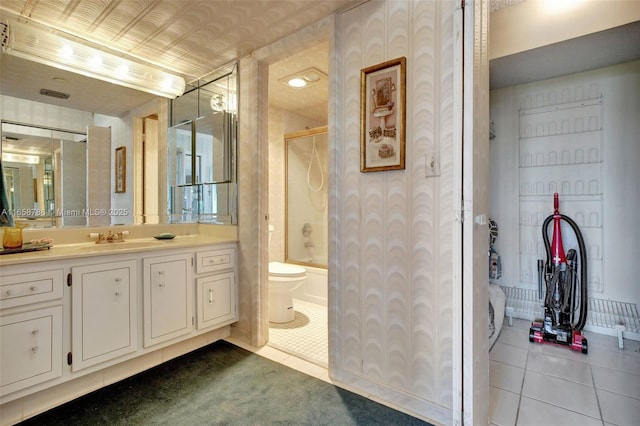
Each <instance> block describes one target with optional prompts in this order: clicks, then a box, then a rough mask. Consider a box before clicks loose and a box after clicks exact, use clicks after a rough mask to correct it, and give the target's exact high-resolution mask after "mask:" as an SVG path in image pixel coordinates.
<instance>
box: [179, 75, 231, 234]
mask: <svg viewBox="0 0 640 426" xmlns="http://www.w3.org/2000/svg"><path fill="white" fill-rule="evenodd" d="M220 71H221V72H223V71H224V72H226V74H224V73H223V74H221V75H219V76H217V75H213V76H211V78H213V80H211V81H208V82H199V85H198V87H196V88H194V89H193V90H191V91H189V92H187V93H185V94H184V95H182V96H180V97H178V98H176V99H175V100H174V101H172V111H171V114H172V115H171V116H172V122H173V123H174V125H173V126H172V127H170V128H169V130H168V141H167V145H168V153H167V155H168V172H167V174H168V176H167V180H168V187H169V217H170V220H171V221H172V222H201V223H216V224H235V223H237V214H236V191H237V182H236V139H237V126H238V122H237V101H236V93H237V66H236V65H235V64H234V65H232V66H231V69H224V70H220ZM227 71H228V72H227Z"/></svg>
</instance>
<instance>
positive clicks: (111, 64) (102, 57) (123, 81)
mask: <svg viewBox="0 0 640 426" xmlns="http://www.w3.org/2000/svg"><path fill="white" fill-rule="evenodd" d="M4 51H5V53H8V54H10V55H13V56H17V57H21V58H24V59H28V60H31V61H34V62H38V63H41V64H44V65H49V66H52V67H55V68H59V69H63V70H66V71H70V72H74V73H77V74H81V75H84V76H87V77H91V78H96V79H99V80H103V81H107V82H109V83H113V84H118V85H121V86H126V87H129V88H131V89H136V90H140V91H143V92H147V93H151V94H154V95H157V96H162V97H166V98H170V99H174V98H176V97H177V96H180V95H182V93H183V92H184V89H185V81H184V79H183V78H182V77H179V76H176V75H173V74H170V73H167V72H164V71H161V70H159V69H157V68H154V67H152V66H149V65H145V64H142V63H139V62H134V61H131V60H128V59H126V58H123V57H121V56H117V55H114V54H111V53H107V52H104V51H102V50H99V49H96V48H93V47H91V46H88V45H86V44H82V43H78V42H75V41H72V40H69V39H66V38H64V37H60V36H58V35H56V34H53V33H51V32H47V31H45V30H43V29H40V28H38V27H36V26H35V25H32V24H24V23H21V22H17V21H10V22H9V40H8V42H7V46H6V47H5V49H4Z"/></svg>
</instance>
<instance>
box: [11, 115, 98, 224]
mask: <svg viewBox="0 0 640 426" xmlns="http://www.w3.org/2000/svg"><path fill="white" fill-rule="evenodd" d="M1 134H2V144H1V145H0V152H1V153H2V171H3V174H4V182H5V184H6V187H5V189H6V203H7V205H6V206H2V209H6V210H7V211H9V212H11V214H12V215H13V218H14V221H15V222H16V223H24V224H28V225H29V226H30V227H51V226H85V225H87V215H86V209H87V179H86V176H87V161H86V160H87V144H86V142H87V135H86V134H85V133H79V132H73V131H67V130H59V129H52V128H45V127H36V126H30V125H25V124H21V123H15V122H8V121H2V127H1ZM79 176H82V178H79Z"/></svg>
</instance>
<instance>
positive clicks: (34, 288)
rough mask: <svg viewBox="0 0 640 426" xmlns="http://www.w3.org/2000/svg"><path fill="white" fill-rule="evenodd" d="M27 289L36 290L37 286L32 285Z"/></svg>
mask: <svg viewBox="0 0 640 426" xmlns="http://www.w3.org/2000/svg"><path fill="white" fill-rule="evenodd" d="M29 289H30V290H31V291H36V290H37V289H38V287H36V286H35V285H32V286H31V287H30V288H29Z"/></svg>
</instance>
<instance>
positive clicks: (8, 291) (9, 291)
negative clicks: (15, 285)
mask: <svg viewBox="0 0 640 426" xmlns="http://www.w3.org/2000/svg"><path fill="white" fill-rule="evenodd" d="M4 294H6V295H7V296H11V295H12V294H13V292H12V291H11V290H7V291H5V292H4Z"/></svg>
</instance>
